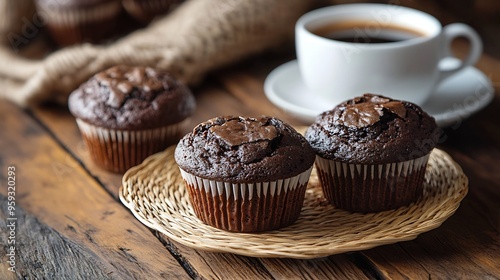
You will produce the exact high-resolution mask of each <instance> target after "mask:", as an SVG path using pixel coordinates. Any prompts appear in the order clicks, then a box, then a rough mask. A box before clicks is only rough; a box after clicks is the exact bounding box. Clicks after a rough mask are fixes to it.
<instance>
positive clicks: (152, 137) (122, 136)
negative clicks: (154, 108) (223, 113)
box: [76, 118, 188, 173]
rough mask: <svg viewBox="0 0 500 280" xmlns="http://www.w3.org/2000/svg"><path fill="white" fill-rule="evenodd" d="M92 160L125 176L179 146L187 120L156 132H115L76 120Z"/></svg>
mask: <svg viewBox="0 0 500 280" xmlns="http://www.w3.org/2000/svg"><path fill="white" fill-rule="evenodd" d="M76 122H77V124H78V127H79V129H80V132H81V134H82V138H83V140H84V142H85V144H86V145H87V148H88V150H89V153H90V156H91V158H92V160H93V161H94V162H95V163H96V164H97V165H99V166H101V167H102V168H104V169H106V170H109V171H112V172H116V173H123V172H125V171H126V170H127V169H129V168H130V167H132V166H135V165H137V164H140V163H141V162H142V161H143V160H144V159H145V158H147V157H148V156H150V155H152V154H154V153H156V152H159V151H162V150H164V149H165V148H167V147H168V146H170V145H173V144H176V143H177V141H178V140H179V139H180V137H181V136H182V134H183V132H184V130H185V129H186V125H187V124H188V119H186V120H184V121H181V122H179V123H175V124H172V125H167V126H163V127H159V128H155V129H144V130H116V129H107V128H103V127H98V126H95V125H92V124H89V123H87V122H85V121H83V120H81V119H78V118H77V119H76Z"/></svg>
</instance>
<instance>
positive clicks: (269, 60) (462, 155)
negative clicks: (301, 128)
mask: <svg viewBox="0 0 500 280" xmlns="http://www.w3.org/2000/svg"><path fill="white" fill-rule="evenodd" d="M438 14H439V13H438ZM441 15H443V17H442V19H443V21H444V22H447V21H451V20H454V19H455V18H454V17H453V16H450V15H448V14H445V13H441ZM473 19H474V20H477V21H473V22H469V23H472V24H473V25H474V26H475V27H476V28H478V30H479V31H480V32H481V35H482V36H483V38H485V43H486V48H485V50H486V52H485V54H484V55H483V56H482V58H481V59H480V61H479V63H478V64H477V67H478V68H479V69H481V70H482V71H483V72H484V73H485V74H486V75H488V76H489V77H490V79H491V80H492V81H493V83H494V86H495V88H496V96H495V99H494V100H493V102H492V103H491V104H490V105H489V106H488V107H487V108H485V109H484V110H482V111H481V112H479V113H477V114H475V115H473V116H472V117H470V118H468V119H467V120H463V121H461V122H458V123H455V124H454V125H453V126H452V127H450V128H448V129H447V130H445V141H444V142H443V143H440V144H439V148H441V149H443V150H445V151H446V152H448V153H449V154H450V155H451V156H452V157H453V158H454V159H455V160H456V161H457V162H458V163H459V164H460V165H461V167H462V168H463V170H464V171H465V173H466V175H467V176H468V177H469V182H470V185H469V186H470V188H469V193H468V195H467V196H466V197H465V199H464V200H463V201H462V203H461V206H460V208H459V209H458V210H457V212H456V213H455V214H454V215H453V216H452V217H451V218H449V219H448V220H447V221H446V222H444V223H443V225H442V226H441V227H439V228H438V229H435V230H432V231H430V232H427V233H424V234H421V235H420V236H419V237H418V238H416V239H415V240H413V241H406V242H400V243H397V244H392V245H385V246H380V247H377V248H373V249H370V250H365V251H360V252H351V253H344V254H339V255H333V256H329V257H324V258H318V259H310V260H297V259H266V258H251V257H243V256H238V255H233V254H229V253H211V252H205V251H197V250H194V249H191V248H188V247H186V246H183V245H180V244H178V243H176V242H173V241H171V240H169V239H168V238H166V237H165V236H163V235H162V234H159V233H157V232H155V231H152V230H150V229H149V228H147V227H146V226H144V225H143V224H141V223H140V222H139V221H138V220H136V219H135V218H134V216H133V215H132V214H131V213H130V212H129V210H128V209H127V208H125V207H124V206H123V205H122V203H121V202H120V201H119V199H118V188H119V187H120V183H121V175H115V174H111V173H108V172H105V171H103V170H101V169H99V168H98V167H96V166H95V165H94V164H93V163H92V162H91V161H90V158H89V155H88V153H87V150H86V147H85V146H84V144H83V142H82V139H81V137H80V134H79V132H78V129H77V127H76V124H75V121H74V118H73V117H72V116H71V115H70V114H69V112H68V111H67V109H66V108H65V107H63V106H57V105H44V106H40V107H36V108H32V109H29V110H25V109H21V108H19V107H17V106H15V105H13V104H11V103H9V102H7V101H3V100H1V101H0V135H1V136H0V151H1V152H0V170H1V172H0V182H1V183H0V186H1V189H0V202H1V205H2V208H1V211H0V227H1V228H2V233H1V236H0V240H2V244H3V245H4V246H3V248H1V249H0V259H1V264H0V278H2V279H15V278H25V279H64V278H67V279H108V278H110V279H159V278H164V279H189V278H207V279H240V278H244V279H402V278H404V279H471V278H475V279H500V207H499V205H500V162H499V160H500V121H499V119H500V115H499V113H498V112H499V111H500V59H499V58H500V51H499V49H498V48H495V46H498V44H495V42H499V41H495V40H493V39H494V38H495V34H497V33H496V32H497V30H498V26H500V24H498V23H495V22H494V21H492V18H486V19H489V21H487V22H485V23H484V25H482V23H481V21H480V17H474V18H473ZM483 19H484V18H483ZM486 19H485V20H486ZM469 20H470V19H469ZM495 24H498V25H495ZM494 26H496V27H497V28H493V27H494ZM290 46H291V44H289V45H287V46H285V47H283V48H280V49H277V50H273V51H271V52H268V53H266V54H261V55H259V56H257V57H253V58H251V59H248V60H246V61H243V62H241V63H237V64H235V65H234V66H231V67H228V68H225V69H222V70H220V71H217V72H214V73H212V74H211V75H209V76H208V77H207V79H206V80H205V82H204V83H203V84H202V85H200V86H199V87H197V88H195V89H194V92H195V93H196V97H197V101H198V109H197V111H196V114H195V116H194V117H193V118H192V125H193V126H194V125H195V124H197V123H199V122H201V121H204V120H206V119H209V118H211V117H214V116H217V115H223V114H236V115H261V114H266V115H274V116H277V117H279V118H282V119H283V120H285V121H287V122H289V123H291V124H293V125H305V123H302V122H301V121H299V120H297V119H294V118H293V117H291V116H290V115H288V114H286V113H285V112H283V111H282V110H280V109H278V108H277V107H275V106H274V105H272V104H271V103H270V102H269V101H268V100H267V99H266V97H265V95H264V92H263V88H262V85H263V81H264V79H265V77H266V75H267V74H268V73H269V72H270V71H271V70H272V69H274V68H275V67H276V66H278V65H280V64H281V63H284V62H286V61H288V60H290V59H293V58H294V53H293V50H292V49H291V47H290ZM456 49H457V53H458V54H461V53H464V52H465V49H466V46H465V45H463V44H462V43H460V42H458V43H457V44H456ZM12 167H13V168H12ZM9 170H10V171H13V173H11V174H10V175H15V195H14V194H12V193H8V185H9V184H10V185H13V183H12V182H11V181H12V180H9V179H8V177H9V176H10V175H9V174H8V171H9ZM10 177H12V176H10ZM9 182H10V183H9ZM11 190H12V189H11ZM9 197H14V198H15V212H14V213H13V215H11V214H10V212H9V211H8V209H7V206H6V205H7V204H8V202H9V199H11V198H9ZM12 217H14V218H16V220H12V219H8V218H12ZM13 222H14V224H15V225H16V230H15V231H14V233H13V232H12V231H11V230H10V229H9V226H10V225H11V224H12V223H13ZM4 229H6V230H4ZM12 240H15V244H11V243H12ZM9 242H11V243H9ZM11 246H12V247H13V248H14V249H15V250H14V254H15V257H12V251H11V248H10V247H11ZM9 259H15V273H13V272H11V271H9V268H10V267H11V266H12V263H9V262H8V260H9Z"/></svg>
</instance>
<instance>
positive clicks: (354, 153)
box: [306, 94, 439, 164]
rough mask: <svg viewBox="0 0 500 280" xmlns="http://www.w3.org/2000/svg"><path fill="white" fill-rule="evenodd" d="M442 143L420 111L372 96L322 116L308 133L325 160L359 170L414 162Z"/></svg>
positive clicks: (410, 104)
mask: <svg viewBox="0 0 500 280" xmlns="http://www.w3.org/2000/svg"><path fill="white" fill-rule="evenodd" d="M438 138H439V129H438V127H437V125H436V122H435V120H434V118H433V117H431V116H429V115H428V114H427V113H425V112H424V111H423V110H422V108H420V107H419V106H417V105H415V104H413V103H410V102H406V101H399V100H393V99H390V98H388V97H384V96H379V95H373V94H364V95H363V96H360V97H356V98H353V99H351V100H348V101H346V102H343V103H341V104H339V105H338V106H336V107H335V108H334V109H333V110H331V111H327V112H324V113H322V114H320V115H319V116H318V117H317V118H316V120H315V122H314V123H313V124H312V125H311V126H310V127H309V128H308V130H307V132H306V139H307V140H308V141H309V143H310V144H311V146H312V147H313V149H314V150H315V151H316V153H317V154H318V155H320V156H321V157H324V158H327V159H333V160H338V161H341V162H348V163H357V164H379V163H387V162H401V161H406V160H410V159H415V158H418V157H421V156H424V155H426V154H427V153H429V152H430V151H431V150H432V149H433V148H434V147H435V146H436V143H437V141H438Z"/></svg>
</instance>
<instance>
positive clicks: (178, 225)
mask: <svg viewBox="0 0 500 280" xmlns="http://www.w3.org/2000/svg"><path fill="white" fill-rule="evenodd" d="M173 153H174V147H170V148H168V149H167V150H165V151H164V152H161V153H157V154H155V155H152V156H151V157H149V158H148V159H146V160H145V161H144V162H143V163H142V164H141V165H138V166H136V167H133V168H131V169H130V170H129V171H127V173H125V175H124V176H123V180H122V187H121V188H120V194H119V195H120V199H121V201H122V202H123V204H125V206H127V207H128V208H129V209H130V210H131V211H132V213H133V214H134V215H135V217H137V219H138V220H139V221H141V222H142V223H143V224H145V225H146V226H148V227H150V228H152V229H154V230H157V231H159V232H161V233H163V234H165V235H167V236H168V237H169V238H171V239H172V240H174V241H177V242H179V243H182V244H184V245H186V246H189V247H192V248H195V249H201V250H209V251H218V252H229V253H234V254H240V255H245V256H252V257H283V258H302V259H306V258H316V257H323V256H327V255H333V254H338V253H342V252H348V251H357V250H363V249H368V248H372V247H376V246H379V245H383V244H391V243H396V242H399V241H403V240H411V239H414V238H416V237H417V235H419V234H420V233H423V232H426V231H429V230H431V229H434V228H436V227H438V226H440V225H441V223H443V222H444V221H445V220H446V219H447V218H448V217H450V216H451V215H452V214H453V213H454V212H455V210H456V209H457V208H458V206H459V205H460V201H461V200H462V199H463V198H464V196H465V195H466V194H467V190H468V180H467V177H466V176H465V174H464V173H463V172H462V169H461V168H460V166H459V165H458V164H457V163H455V162H454V161H453V160H452V159H451V157H450V156H449V155H448V154H446V153H445V152H443V151H441V150H439V149H435V150H434V151H433V152H432V154H431V156H430V160H429V164H428V167H427V172H426V175H425V190H424V195H423V197H422V198H421V199H420V200H419V201H417V202H416V203H414V204H412V205H410V206H408V207H403V208H400V209H397V210H392V211H384V212H380V213H371V214H358V213H350V212H346V211H343V210H339V209H335V208H334V207H333V206H331V205H329V204H328V203H326V201H325V200H324V199H323V198H322V192H321V187H320V186H319V183H318V178H317V176H316V173H315V170H313V174H312V175H311V179H310V182H309V186H308V190H307V193H306V198H305V201H304V207H303V209H302V213H301V216H300V217H299V219H298V221H297V222H296V223H294V224H293V225H291V226H289V227H286V228H284V229H281V230H275V231H270V232H265V233H255V234H249V233H231V232H226V231H223V230H219V229H216V228H213V227H210V226H208V225H205V224H203V223H202V222H201V221H200V220H198V219H197V218H196V216H195V215H194V212H193V209H192V207H191V204H190V202H189V198H188V194H187V192H186V189H185V187H184V182H183V181H182V178H181V176H180V174H179V169H178V167H177V164H176V163H175V161H174V157H173Z"/></svg>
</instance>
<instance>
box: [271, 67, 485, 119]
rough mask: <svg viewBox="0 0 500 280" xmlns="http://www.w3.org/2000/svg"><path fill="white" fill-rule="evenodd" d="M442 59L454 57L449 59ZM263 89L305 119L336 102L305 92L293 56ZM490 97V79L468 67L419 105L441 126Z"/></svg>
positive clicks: (289, 110) (291, 111)
mask: <svg viewBox="0 0 500 280" xmlns="http://www.w3.org/2000/svg"><path fill="white" fill-rule="evenodd" d="M446 63H449V64H452V63H456V60H455V59H449V60H447V61H445V64H446ZM264 91H265V94H266V96H267V98H269V100H270V101H271V102H272V103H273V104H274V105H276V106H278V107H280V108H281V109H283V110H284V111H286V112H287V113H289V114H292V115H293V116H295V117H297V118H299V119H300V120H302V121H305V122H307V123H312V122H313V121H314V119H315V117H316V116H317V115H318V114H320V113H322V112H324V111H327V110H331V109H332V108H333V107H334V106H335V105H336V104H332V103H331V102H327V101H325V100H322V98H320V97H318V96H315V95H313V94H310V93H309V89H308V88H307V87H306V86H305V85H304V83H303V81H302V77H301V75H300V71H299V67H298V63H297V61H296V60H292V61H290V62H287V63H285V64H283V65H281V66H279V67H277V68H276V69H274V70H273V71H272V72H271V73H270V74H269V75H268V76H267V78H266V81H265V83H264ZM493 97H494V89H493V86H492V85H491V81H490V79H488V77H486V76H485V75H484V74H483V73H482V72H481V71H479V70H478V69H476V68H474V67H468V68H466V69H464V70H463V71H461V72H459V73H457V74H456V75H454V76H451V77H450V78H448V79H446V80H445V81H443V82H442V83H441V84H440V85H439V86H438V87H437V89H436V92H435V93H434V94H433V95H432V96H431V97H430V99H429V100H427V102H426V103H425V104H424V105H422V108H423V109H424V110H425V111H426V112H427V113H428V114H430V115H432V116H434V118H435V119H436V122H437V123H438V125H439V126H441V127H445V126H450V125H452V124H454V123H457V122H460V121H461V120H463V119H465V118H467V117H469V116H470V115H471V114H473V113H475V112H477V111H479V110H481V109H483V108H484V107H485V106H486V105H488V103H490V102H491V100H493ZM340 101H343V100H340ZM340 101H339V102H340Z"/></svg>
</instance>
